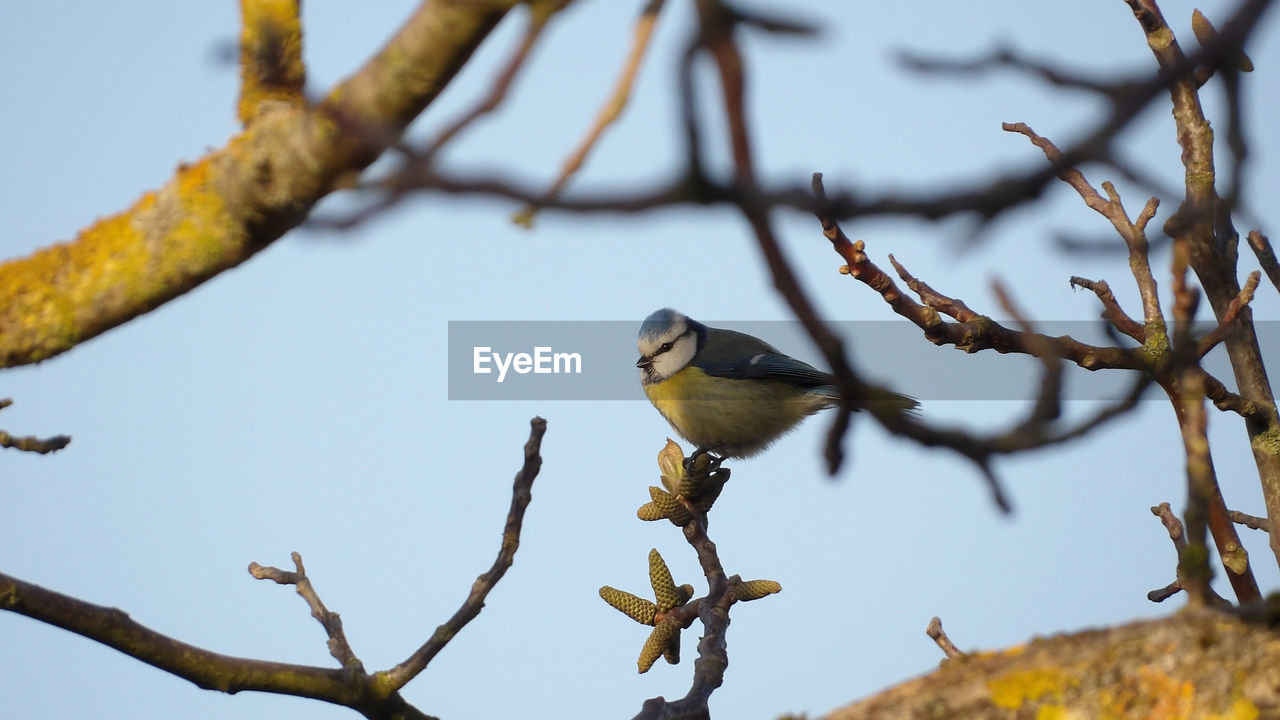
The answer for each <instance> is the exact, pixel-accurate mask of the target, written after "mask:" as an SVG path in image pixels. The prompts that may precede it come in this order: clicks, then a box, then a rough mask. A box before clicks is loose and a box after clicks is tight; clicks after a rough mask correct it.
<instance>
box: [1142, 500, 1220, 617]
mask: <svg viewBox="0 0 1280 720" xmlns="http://www.w3.org/2000/svg"><path fill="white" fill-rule="evenodd" d="M1151 514H1152V515H1155V516H1156V517H1158V518H1160V522H1161V524H1163V525H1164V528H1165V530H1166V531H1167V532H1168V533H1169V540H1171V541H1172V542H1173V549H1174V550H1175V551H1176V552H1177V554H1178V557H1179V558H1181V557H1182V554H1183V551H1185V550H1186V548H1187V538H1186V535H1185V533H1184V532H1183V528H1182V521H1181V520H1179V519H1178V516H1177V515H1174V514H1173V509H1172V508H1170V507H1169V503H1167V502H1163V503H1160V504H1159V505H1155V506H1153V507H1152V508H1151ZM1179 568H1181V563H1179ZM1182 577H1183V574H1182V572H1181V570H1179V572H1178V579H1177V580H1174V581H1173V582H1171V583H1169V584H1168V585H1165V586H1164V587H1162V588H1157V589H1155V590H1152V591H1151V592H1149V593H1147V599H1148V600H1150V601H1151V602H1157V603H1159V602H1164V601H1165V600H1168V599H1169V598H1171V597H1173V596H1174V595H1177V594H1178V593H1179V592H1181V591H1182V590H1183V589H1185V588H1184V586H1183V580H1182ZM1208 596H1209V602H1210V603H1212V604H1213V605H1214V606H1215V607H1219V608H1223V609H1228V608H1230V607H1231V602H1230V601H1229V600H1227V599H1226V598H1224V597H1222V596H1221V595H1219V594H1218V593H1217V591H1215V590H1214V589H1213V588H1209V590H1208Z"/></svg>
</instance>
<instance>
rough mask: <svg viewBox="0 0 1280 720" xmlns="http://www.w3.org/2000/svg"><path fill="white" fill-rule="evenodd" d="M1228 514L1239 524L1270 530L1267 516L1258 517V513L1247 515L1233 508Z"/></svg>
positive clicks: (1250, 527)
mask: <svg viewBox="0 0 1280 720" xmlns="http://www.w3.org/2000/svg"><path fill="white" fill-rule="evenodd" d="M1228 514H1229V515H1230V516H1231V522H1233V523H1235V524H1237V525H1243V526H1245V527H1247V528H1249V529H1251V530H1261V531H1263V532H1269V531H1270V528H1269V527H1268V525H1267V519H1266V518H1263V517H1258V516H1257V515H1246V514H1245V513H1242V512H1240V511H1239V510H1232V511H1231V512H1230V513H1228Z"/></svg>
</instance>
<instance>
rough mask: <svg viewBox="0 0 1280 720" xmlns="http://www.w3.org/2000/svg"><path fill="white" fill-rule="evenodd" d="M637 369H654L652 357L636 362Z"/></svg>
mask: <svg viewBox="0 0 1280 720" xmlns="http://www.w3.org/2000/svg"><path fill="white" fill-rule="evenodd" d="M636 367H638V368H640V369H641V370H648V369H649V368H651V367H653V358H651V357H642V358H640V359H639V360H637V361H636Z"/></svg>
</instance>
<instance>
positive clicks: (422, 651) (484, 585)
mask: <svg viewBox="0 0 1280 720" xmlns="http://www.w3.org/2000/svg"><path fill="white" fill-rule="evenodd" d="M529 425H530V430H529V440H528V442H526V443H525V444H524V465H523V466H522V467H521V468H520V471H519V472H517V473H516V479H515V482H514V483H513V484H512V487H511V509H510V510H508V511H507V522H506V525H504V526H503V528H502V545H501V547H499V549H498V557H497V558H496V559H495V560H494V561H493V565H492V566H491V567H490V568H489V570H488V571H486V572H485V573H484V574H482V575H481V576H480V577H478V578H476V581H475V583H473V584H472V586H471V592H470V593H469V594H468V595H467V599H466V600H465V601H464V602H463V603H462V607H460V608H458V611H457V612H455V613H454V614H453V616H452V617H450V618H449V619H448V620H447V621H446V622H445V623H444V624H443V625H441V626H439V627H437V628H436V631H435V632H434V633H432V634H431V637H430V638H429V639H428V640H427V641H426V642H425V643H423V645H422V647H420V648H418V649H417V651H416V652H414V653H413V655H411V656H409V658H408V659H407V660H405V661H404V662H402V663H400V664H399V665H397V666H395V667H394V668H392V669H390V670H387V671H385V672H380V673H375V674H374V676H373V677H374V678H375V679H376V681H377V682H378V683H379V684H380V685H382V686H385V687H388V688H391V689H394V690H398V689H400V688H402V687H404V685H405V684H406V683H408V682H409V681H410V680H412V679H413V678H414V677H416V676H417V675H418V673H420V672H422V671H423V670H424V669H425V668H426V667H427V663H429V662H431V659H432V658H434V657H435V656H436V655H438V654H439V653H440V651H441V650H443V649H444V646H445V645H447V644H448V643H449V641H450V640H452V639H453V638H454V636H455V635H457V634H458V632H459V631H460V630H462V628H464V627H466V625H467V623H469V622H471V621H472V620H474V619H475V617H476V616H477V615H479V614H480V610H481V609H482V608H483V607H484V599H485V598H486V597H488V596H489V592H490V591H491V590H493V588H494V586H495V585H497V584H498V581H499V580H501V579H502V576H503V575H505V574H506V573H507V568H509V567H511V563H512V562H513V560H514V558H515V555H516V550H518V549H519V548H520V528H521V526H522V525H523V524H524V511H525V509H526V508H527V507H529V501H530V500H531V499H532V498H533V496H532V494H531V489H532V488H533V480H534V478H536V477H537V476H538V470H539V469H540V468H541V467H542V456H541V455H540V454H539V453H540V451H541V448H542V436H543V435H544V434H545V433H546V432H547V421H546V420H543V419H542V418H540V417H535V418H534V419H533V420H531V421H530V423H529Z"/></svg>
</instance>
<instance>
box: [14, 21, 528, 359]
mask: <svg viewBox="0 0 1280 720" xmlns="http://www.w3.org/2000/svg"><path fill="white" fill-rule="evenodd" d="M514 4H515V0H508V1H504V2H496V1H495V2H465V1H462V0H432V1H430V2H424V3H423V4H422V5H421V6H420V7H419V8H418V10H416V11H415V12H414V14H413V15H412V16H411V17H410V18H409V20H408V22H406V23H405V25H404V26H403V27H402V28H401V29H400V31H399V32H398V33H396V34H395V35H394V36H393V37H392V38H391V39H390V40H389V41H388V43H387V45H386V46H385V47H384V48H383V49H382V51H381V52H379V53H378V54H377V55H375V56H374V57H373V58H372V59H371V60H370V61H369V62H368V63H367V64H366V65H365V66H364V67H363V68H361V69H360V70H358V71H357V72H356V73H354V74H353V75H352V76H351V77H349V78H348V79H347V80H345V81H343V82H342V83H341V84H339V85H338V86H337V87H336V88H334V89H333V91H332V92H331V93H330V94H329V95H328V97H326V98H325V99H324V100H323V101H322V102H321V103H320V104H319V105H318V106H315V107H310V108H308V107H303V106H301V105H298V104H294V103H267V102H265V100H264V93H265V95H266V96H270V97H275V95H274V94H273V92H274V90H273V91H270V92H268V91H267V90H265V89H264V88H265V87H266V86H263V87H262V88H256V89H255V88H246V89H245V92H244V93H243V95H242V101H243V102H242V106H241V107H242V111H243V112H245V113H247V114H249V115H251V118H250V122H249V123H248V125H247V127H246V128H245V130H244V132H242V133H241V134H239V135H237V136H236V137H234V138H232V139H231V141H230V142H228V143H227V145H226V146H224V147H223V148H221V149H218V150H215V151H213V152H211V153H209V154H208V155H206V156H205V157H203V158H201V159H200V160H197V161H196V162H194V163H190V164H183V165H180V166H179V168H178V171H177V173H176V174H175V175H174V177H173V179H171V180H170V181H169V182H168V183H167V184H166V185H165V186H164V187H163V188H161V189H160V190H158V191H156V192H150V193H147V194H145V195H143V196H142V198H140V199H139V200H138V201H137V202H136V203H135V204H134V205H133V207H132V208H130V209H129V210H127V211H125V212H123V213H121V214H118V215H115V216H113V217H109V218H106V219H103V220H100V221H98V222H97V223H95V224H93V225H92V226H90V227H89V228H87V229H85V230H83V231H82V232H81V233H80V234H79V236H78V237H77V238H76V239H75V240H73V241H71V242H68V243H62V244H59V245H54V246H51V247H48V248H45V249H42V250H38V251H36V252H35V253H33V254H31V255H29V256H27V257H25V258H18V259H14V260H10V261H8V262H6V263H4V264H3V265H0V367H12V366H15V365H24V364H28V363H34V362H39V361H40V360H44V359H47V358H50V357H53V356H54V355H57V354H59V353H62V352H65V351H66V350H68V349H70V348H72V347H74V346H75V345H76V344H78V343H81V342H84V341H85V340H88V339H90V338H92V337H94V336H96V335H99V334H101V333H103V332H105V331H107V330H110V329H111V328H113V327H116V326H117V325H120V324H122V323H125V322H128V321H129V320H131V319H133V318H134V317H137V316H138V315H141V314H142V313H145V312H147V311H149V310H151V309H153V308H155V307H157V306H159V305H161V304H163V303H165V302H167V301H169V300H171V299H173V298H175V297H177V296H179V295H181V294H183V293H185V292H188V291H189V290H192V289H193V288H195V287H197V286H199V285H200V284H201V283H203V282H205V281H206V280H209V279H210V278H212V277H214V276H216V275H218V274H219V273H221V272H223V271H224V270H228V269H230V268H233V267H235V266H237V265H239V264H240V263H242V262H244V261H245V260H247V259H249V258H250V257H252V256H253V255H254V254H255V253H257V252H258V251H259V250H262V249H263V248H264V247H266V246H267V245H269V244H271V243H272V242H273V241H274V240H276V239H277V238H279V237H280V236H281V235H283V234H284V233H285V232H286V231H287V230H289V229H291V228H293V227H294V226H296V225H297V224H298V223H299V222H300V221H301V220H302V219H303V217H305V215H306V214H307V212H308V211H309V210H310V209H311V207H312V206H313V205H314V204H315V203H316V202H318V201H319V200H320V199H321V198H323V197H324V196H326V195H328V194H329V193H330V192H332V191H333V190H334V188H335V187H336V186H338V185H340V184H343V183H344V182H346V181H345V180H343V178H350V177H353V176H354V175H355V173H357V172H359V171H360V170H362V169H363V168H364V167H365V166H367V165H368V164H369V163H371V162H372V161H373V160H374V159H375V158H377V156H378V155H379V154H380V153H381V152H382V151H383V150H384V149H385V148H386V147H387V146H388V145H389V144H390V143H391V142H393V141H394V140H395V139H396V138H398V137H399V135H400V133H401V132H402V131H403V130H404V128H405V126H406V125H407V124H408V123H409V121H411V120H412V119H413V118H414V117H416V116H417V115H418V113H420V112H421V111H422V109H423V108H425V107H426V106H427V104H428V103H430V102H431V101H432V100H434V99H435V98H436V96H437V95H439V93H440V91H441V90H443V89H444V87H445V85H446V84H447V83H448V82H449V80H451V79H452V78H453V76H454V75H455V74H456V73H457V72H458V70H459V69H460V68H461V67H462V65H463V63H464V62H465V61H466V60H467V58H468V57H470V55H471V52H472V51H473V50H475V48H476V47H477V46H478V45H479V44H480V41H481V40H483V39H484V38H485V37H486V36H487V35H488V33H489V31H490V30H491V29H492V28H493V27H494V26H495V25H496V24H497V22H498V21H499V20H500V19H501V18H502V17H503V15H505V14H506V12H507V10H508V9H510V7H512V6H513V5H514ZM287 5H289V3H285V6H287ZM257 7H259V6H258V4H257V3H246V8H247V10H248V9H253V8H257ZM246 15H247V16H246V20H248V21H249V22H250V23H251V24H252V23H255V22H256V18H258V17H259V16H258V15H256V14H254V13H250V12H247V13H246ZM287 25H288V24H287V23H286V26H287ZM255 27H258V28H259V29H261V26H255ZM272 27H278V26H277V25H272ZM246 34H247V35H248V36H249V37H250V38H251V39H252V33H250V31H249V30H246ZM287 36H288V33H285V34H284V35H283V36H282V35H279V34H275V33H266V34H265V35H260V36H259V37H261V38H262V42H264V43H267V44H266V45H261V46H260V47H258V48H255V47H249V48H247V49H246V51H245V52H246V58H247V59H249V60H250V61H252V62H254V63H255V65H254V69H251V70H246V73H247V75H248V76H249V77H252V78H258V76H259V74H260V72H261V67H259V65H257V64H256V63H257V62H258V61H259V60H261V59H262V57H263V56H264V54H265V56H266V57H271V56H272V54H273V53H275V52H279V51H281V50H280V48H282V47H288V48H293V44H292V43H291V42H288V41H287ZM282 40H284V41H285V42H281V41H282ZM273 48H274V49H273ZM258 50H262V51H263V53H262V54H260V53H259V52H258ZM286 66H287V67H288V68H290V70H289V71H288V72H286V73H285V77H286V79H285V80H284V85H283V86H284V87H288V88H293V87H295V86H296V83H297V82H298V81H299V78H297V77H295V72H294V71H295V70H297V71H298V72H300V69H299V68H300V65H296V64H295V63H293V62H292V61H288V62H286ZM268 74H269V75H270V73H268ZM273 77H274V76H273ZM270 87H271V88H277V89H278V86H276V85H271V86H270ZM268 108H269V110H268ZM106 258H110V262H107V261H106V260H105V259H106ZM122 288H128V292H123V291H122Z"/></svg>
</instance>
